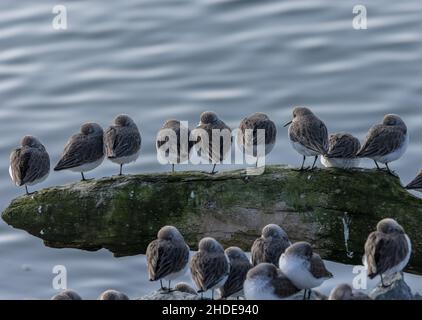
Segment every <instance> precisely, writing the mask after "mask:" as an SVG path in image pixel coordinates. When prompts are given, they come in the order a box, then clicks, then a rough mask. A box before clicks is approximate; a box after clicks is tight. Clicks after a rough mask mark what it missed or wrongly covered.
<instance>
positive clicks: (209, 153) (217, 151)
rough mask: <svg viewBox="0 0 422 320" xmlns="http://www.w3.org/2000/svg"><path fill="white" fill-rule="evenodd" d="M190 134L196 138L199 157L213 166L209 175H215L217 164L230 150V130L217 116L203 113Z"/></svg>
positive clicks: (212, 113)
mask: <svg viewBox="0 0 422 320" xmlns="http://www.w3.org/2000/svg"><path fill="white" fill-rule="evenodd" d="M213 133H214V135H213ZM192 134H193V135H194V136H195V137H196V138H197V140H196V142H195V147H196V149H197V150H198V151H199V152H200V156H201V157H202V158H203V159H205V160H207V161H210V162H211V163H212V164H213V168H212V171H211V174H214V173H216V172H215V167H216V165H217V163H220V162H222V161H223V160H224V159H225V158H226V156H227V154H228V153H229V152H230V150H231V142H232V135H231V129H230V128H229V127H228V126H227V125H226V124H225V123H224V122H223V121H222V120H220V119H219V118H218V116H217V114H215V113H214V112H211V111H205V112H203V113H202V114H201V119H200V122H199V124H198V126H197V127H196V128H195V129H194V130H192ZM213 136H215V139H213Z"/></svg>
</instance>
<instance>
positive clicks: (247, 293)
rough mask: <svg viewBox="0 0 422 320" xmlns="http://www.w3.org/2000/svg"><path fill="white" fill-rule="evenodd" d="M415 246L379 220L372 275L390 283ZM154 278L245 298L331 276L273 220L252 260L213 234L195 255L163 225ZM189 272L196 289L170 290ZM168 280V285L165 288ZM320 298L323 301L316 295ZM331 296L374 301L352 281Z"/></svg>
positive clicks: (153, 249) (370, 252) (287, 294)
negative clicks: (223, 244)
mask: <svg viewBox="0 0 422 320" xmlns="http://www.w3.org/2000/svg"><path fill="white" fill-rule="evenodd" d="M411 252H412V246H411V242H410V239H409V237H408V236H407V235H406V233H405V231H404V229H403V227H402V226H400V225H399V224H398V223H397V222H396V221H395V220H393V219H389V218H386V219H383V220H381V221H380V222H378V224H377V227H376V230H375V231H374V232H372V233H370V234H369V236H368V238H367V240H366V243H365V247H364V255H363V259H362V262H363V264H364V266H365V267H366V270H367V276H368V277H369V278H370V279H373V278H375V277H376V276H380V278H381V285H382V286H383V287H389V286H391V284H392V282H388V281H389V279H390V280H391V279H393V281H394V279H395V277H394V276H395V275H396V274H397V273H401V272H402V270H403V269H404V268H405V267H406V265H407V264H408V262H409V259H410V255H411ZM146 258H147V268H148V275H149V280H150V281H160V291H159V292H161V293H170V292H173V291H180V292H185V293H189V294H192V295H198V294H201V298H203V293H205V292H207V291H211V298H212V299H214V291H215V290H218V291H219V295H218V298H219V299H228V298H238V299H239V297H244V298H245V299H247V300H289V299H297V296H299V297H301V295H302V292H301V291H303V299H304V300H305V299H310V297H311V293H312V289H313V288H316V287H319V286H320V285H321V284H322V283H323V282H324V281H325V280H327V279H330V278H332V277H333V275H332V273H331V272H330V271H328V270H327V268H326V266H325V264H324V261H323V260H322V259H321V257H320V256H319V255H318V254H317V253H315V252H314V251H313V249H312V246H311V245H310V244H309V243H307V242H296V243H293V244H292V243H291V242H290V240H289V237H288V236H287V234H286V232H285V231H284V230H283V229H282V228H281V227H280V226H278V225H275V224H269V225H267V226H265V227H264V228H263V229H262V232H261V236H260V237H259V238H257V239H256V240H255V241H254V242H253V244H252V247H251V254H250V259H249V257H248V255H247V254H246V253H245V252H244V251H242V250H241V249H240V248H238V247H229V248H227V249H226V250H224V248H223V246H222V245H221V244H220V243H219V242H218V241H217V240H215V239H214V238H210V237H207V238H203V239H201V241H199V244H198V251H197V252H196V253H194V254H193V256H191V254H190V248H189V246H188V245H187V244H186V242H185V240H184V238H183V236H182V234H181V233H180V232H179V230H177V228H175V227H174V226H165V227H162V228H161V229H160V230H159V232H158V234H157V239H156V240H153V241H152V242H151V243H150V244H149V245H148V248H147V252H146ZM188 270H190V275H191V279H192V281H193V283H194V284H195V286H196V289H194V288H192V287H191V286H190V285H189V284H187V283H184V282H180V283H178V284H176V286H175V287H174V288H171V281H173V280H176V279H177V278H179V277H181V276H183V275H185V274H186V273H187V272H188ZM163 281H168V286H167V287H165V286H163ZM316 297H317V298H318V299H324V298H325V297H324V296H322V295H318V294H317V293H316ZM52 299H54V300H80V299H81V297H80V296H79V295H78V294H77V293H76V292H75V291H73V290H65V291H63V292H60V293H58V294H57V295H55V296H54V297H53V298H52ZM99 299H100V300H128V299H129V298H128V296H127V295H125V294H124V293H121V292H119V291H116V290H107V291H105V292H104V293H102V294H101V295H100V297H99ZM328 299H329V300H370V299H371V298H370V297H369V296H368V295H367V294H365V293H364V292H362V291H359V290H355V289H354V288H353V287H352V286H351V285H350V284H347V283H342V284H339V285H337V286H336V287H334V288H333V289H332V290H331V292H330V295H329V297H328Z"/></svg>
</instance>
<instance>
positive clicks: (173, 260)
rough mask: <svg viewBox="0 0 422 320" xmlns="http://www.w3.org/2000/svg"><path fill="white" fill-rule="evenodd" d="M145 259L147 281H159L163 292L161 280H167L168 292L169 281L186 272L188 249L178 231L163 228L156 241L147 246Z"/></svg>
mask: <svg viewBox="0 0 422 320" xmlns="http://www.w3.org/2000/svg"><path fill="white" fill-rule="evenodd" d="M146 257H147V267H148V274H149V280H150V281H157V280H160V285H161V290H165V288H164V287H163V282H162V280H163V279H164V280H167V281H168V288H167V291H168V292H170V291H171V281H172V280H175V279H177V278H179V277H181V276H183V275H184V274H185V273H186V271H187V268H188V262H189V247H188V245H187V244H186V242H185V239H184V238H183V236H182V235H181V233H180V232H179V230H177V229H176V228H175V227H173V226H165V227H162V228H161V229H160V231H158V234H157V239H156V240H154V241H152V242H151V243H150V244H149V245H148V247H147V252H146Z"/></svg>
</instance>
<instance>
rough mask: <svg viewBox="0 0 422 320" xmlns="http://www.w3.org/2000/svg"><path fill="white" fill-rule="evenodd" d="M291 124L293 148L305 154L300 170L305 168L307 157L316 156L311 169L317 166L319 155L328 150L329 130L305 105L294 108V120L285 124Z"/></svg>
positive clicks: (290, 137) (290, 136)
mask: <svg viewBox="0 0 422 320" xmlns="http://www.w3.org/2000/svg"><path fill="white" fill-rule="evenodd" d="M284 126H285V127H286V126H289V139H290V143H291V145H292V146H293V148H294V149H295V150H296V151H297V152H298V153H299V154H301V155H302V156H303V161H302V166H301V167H300V170H304V169H305V168H304V165H305V160H306V157H315V159H314V163H313V164H312V167H311V170H312V169H313V168H314V167H315V163H316V161H317V160H318V156H319V155H324V154H326V153H327V151H328V131H327V127H326V126H325V124H324V122H322V121H321V120H320V119H319V118H318V117H317V116H316V115H314V114H313V112H312V111H311V110H309V109H308V108H304V107H296V108H294V109H293V120H291V121H289V122H287V123H286V124H285V125H284Z"/></svg>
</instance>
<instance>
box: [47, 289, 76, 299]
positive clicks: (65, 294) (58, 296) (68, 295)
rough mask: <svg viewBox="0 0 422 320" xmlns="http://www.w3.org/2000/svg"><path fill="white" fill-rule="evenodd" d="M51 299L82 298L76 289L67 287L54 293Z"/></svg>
mask: <svg viewBox="0 0 422 320" xmlns="http://www.w3.org/2000/svg"><path fill="white" fill-rule="evenodd" d="M51 300H82V298H81V296H80V295H79V294H78V293H77V292H76V291H74V290H71V289H66V290H63V291H62V292H59V293H58V294H56V295H54V296H53V297H52V298H51Z"/></svg>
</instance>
